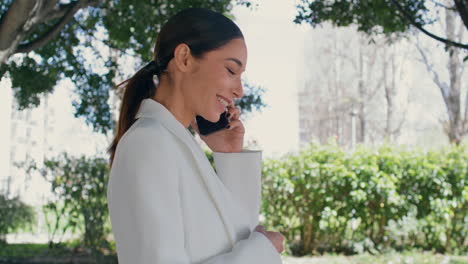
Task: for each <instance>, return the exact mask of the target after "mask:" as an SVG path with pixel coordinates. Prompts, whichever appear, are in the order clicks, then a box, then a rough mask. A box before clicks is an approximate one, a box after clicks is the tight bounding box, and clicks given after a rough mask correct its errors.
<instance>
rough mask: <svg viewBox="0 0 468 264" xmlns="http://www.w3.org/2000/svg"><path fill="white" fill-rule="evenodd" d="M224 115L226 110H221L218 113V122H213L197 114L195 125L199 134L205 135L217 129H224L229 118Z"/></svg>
mask: <svg viewBox="0 0 468 264" xmlns="http://www.w3.org/2000/svg"><path fill="white" fill-rule="evenodd" d="M226 115H227V111H226V112H223V113H222V114H221V115H220V117H219V120H218V122H215V123H213V122H211V121H208V120H206V119H205V118H203V117H202V116H199V115H197V116H196V120H197V126H198V130H199V131H200V134H202V135H203V136H206V135H208V134H211V133H213V132H216V131H219V130H221V129H225V128H226V126H227V125H229V120H228V118H227V116H226Z"/></svg>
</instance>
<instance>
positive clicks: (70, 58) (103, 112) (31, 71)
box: [0, 0, 262, 133]
mask: <svg viewBox="0 0 468 264" xmlns="http://www.w3.org/2000/svg"><path fill="white" fill-rule="evenodd" d="M68 2H69V1H60V3H68ZM11 3H12V0H7V1H2V2H0V17H2V16H3V15H4V14H5V13H6V12H7V10H8V7H9V6H10V5H11ZM234 4H236V5H242V6H246V7H250V6H251V3H250V1H246V0H214V1H202V0H196V1H194V0H182V1H171V0H164V1H156V0H145V1H134V0H115V1H100V2H99V4H98V5H97V6H92V7H87V8H85V9H81V10H79V11H78V12H77V13H76V14H75V16H74V18H73V20H72V22H70V23H68V24H67V25H65V27H64V28H63V29H62V30H61V31H60V33H59V35H58V36H57V37H55V38H54V39H53V40H52V41H50V42H48V43H47V44H46V45H44V46H43V47H41V48H38V49H36V50H34V51H33V52H30V53H28V54H26V55H24V54H19V55H16V56H12V57H11V58H10V60H8V61H7V64H2V65H0V78H1V77H2V76H4V75H8V76H9V77H10V78H11V80H12V86H13V91H14V96H15V98H16V100H17V102H18V109H19V110H21V109H25V108H31V107H36V106H38V105H39V103H40V98H41V97H40V96H41V95H42V94H49V93H52V92H53V91H54V88H55V85H56V84H57V82H58V81H60V80H62V79H69V80H71V81H72V82H73V83H74V85H75V93H76V94H77V95H78V99H76V100H74V101H73V105H74V107H75V116H76V117H84V118H85V122H86V123H87V124H88V125H91V126H92V127H93V129H94V130H95V131H98V132H101V133H106V132H108V131H112V130H113V127H114V123H113V120H112V112H111V107H110V105H109V95H110V93H111V92H115V91H114V87H115V84H116V83H115V82H116V79H118V80H122V79H126V78H129V77H130V76H121V75H122V74H121V72H122V67H123V66H122V65H119V64H118V59H119V58H121V57H123V56H129V57H132V58H137V60H138V61H140V64H145V62H147V61H149V60H151V58H152V52H153V50H152V49H153V46H154V44H155V41H156V38H157V32H159V30H160V29H161V27H162V25H163V24H164V23H165V21H166V20H167V19H168V18H169V17H171V16H172V15H174V14H175V13H177V12H178V11H180V10H182V9H185V8H189V7H204V8H209V9H211V10H214V11H218V12H221V13H223V14H225V15H227V16H229V17H232V15H230V12H231V9H232V7H233V5H234ZM56 22H57V19H54V20H48V21H46V22H44V23H42V24H39V25H37V26H36V27H35V28H34V30H33V31H32V32H31V33H30V34H29V35H28V36H27V37H26V39H25V40H24V42H28V41H31V40H34V39H37V38H38V37H39V36H42V35H43V34H44V33H45V32H47V31H48V30H49V29H50V28H51V27H53V25H54V24H55V23H56ZM1 23H5V21H1ZM135 70H137V69H135ZM256 95H258V93H257V90H255V91H254V93H253V95H252V96H251V97H246V98H245V100H244V99H243V101H242V104H240V105H241V107H243V109H246V111H251V104H253V105H256V106H261V105H262V104H261V99H260V97H259V96H256Z"/></svg>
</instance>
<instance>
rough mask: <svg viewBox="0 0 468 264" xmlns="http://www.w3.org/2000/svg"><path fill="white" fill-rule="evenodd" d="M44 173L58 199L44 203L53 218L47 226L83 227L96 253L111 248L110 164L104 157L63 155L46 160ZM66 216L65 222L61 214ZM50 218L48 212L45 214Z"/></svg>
mask: <svg viewBox="0 0 468 264" xmlns="http://www.w3.org/2000/svg"><path fill="white" fill-rule="evenodd" d="M41 173H42V175H43V176H44V177H45V178H46V179H47V180H48V181H49V182H51V186H52V192H53V193H54V194H55V195H56V197H57V198H58V201H57V202H51V203H49V204H47V205H46V206H45V208H44V209H45V210H46V212H49V215H51V217H52V218H54V219H52V220H48V221H47V223H48V226H49V227H48V228H49V230H50V231H53V232H54V235H55V232H56V231H57V229H58V228H61V229H62V233H64V232H65V231H66V230H67V229H72V230H81V231H82V232H83V244H84V246H86V247H88V248H90V249H91V250H93V251H94V252H99V251H101V249H103V248H105V249H109V248H110V244H109V242H108V241H107V240H106V237H107V235H108V234H109V233H110V226H109V225H108V223H107V222H108V215H109V214H108V213H109V212H108V208H107V197H106V193H107V182H108V179H109V166H108V162H107V160H106V159H103V158H86V157H84V156H82V157H80V158H75V157H69V156H68V155H67V154H66V153H63V154H62V155H61V156H60V157H58V158H55V159H50V160H46V161H45V162H44V167H43V168H42V169H41ZM63 215H66V218H65V224H63V219H62V216H63ZM46 217H47V215H46Z"/></svg>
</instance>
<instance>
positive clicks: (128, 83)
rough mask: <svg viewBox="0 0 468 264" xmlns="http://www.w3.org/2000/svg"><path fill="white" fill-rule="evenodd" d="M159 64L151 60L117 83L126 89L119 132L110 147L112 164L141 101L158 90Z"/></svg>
mask: <svg viewBox="0 0 468 264" xmlns="http://www.w3.org/2000/svg"><path fill="white" fill-rule="evenodd" d="M160 74H161V69H160V67H159V64H158V63H157V62H155V61H151V62H150V63H148V64H147V65H146V66H144V67H143V68H141V69H140V70H139V71H138V72H137V73H135V75H133V76H132V77H131V78H130V79H128V80H125V81H123V82H121V83H120V84H118V85H117V88H118V87H120V86H122V85H125V91H124V95H123V98H122V104H121V106H120V114H119V121H118V123H117V132H116V134H115V137H114V139H113V140H112V143H111V145H110V147H109V149H108V152H110V164H111V165H112V161H113V160H114V154H115V150H116V148H117V143H118V142H119V140H120V138H121V137H122V136H123V135H124V134H125V132H126V131H127V130H128V129H129V128H130V127H131V126H132V125H133V123H135V115H136V113H137V111H138V109H139V107H140V104H141V101H143V99H145V98H151V97H153V96H154V94H155V92H156V86H155V84H154V81H153V76H154V75H158V76H159V75H160Z"/></svg>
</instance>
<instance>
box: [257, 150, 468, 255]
mask: <svg viewBox="0 0 468 264" xmlns="http://www.w3.org/2000/svg"><path fill="white" fill-rule="evenodd" d="M467 161H468V148H467V146H460V147H456V146H453V147H450V148H446V149H444V150H443V151H438V152H436V151H428V152H423V151H421V150H407V149H404V148H401V149H398V148H396V147H392V146H388V145H383V146H381V147H379V148H378V149H375V150H374V149H369V148H364V147H360V148H358V149H356V151H354V152H350V153H348V152H344V151H342V150H340V148H339V147H338V146H336V144H328V145H319V144H317V143H310V144H309V145H308V147H307V148H305V149H303V150H301V151H300V152H299V153H297V154H288V155H285V156H283V157H282V158H281V159H279V160H272V159H269V160H265V161H264V162H263V165H264V166H263V194H262V197H263V205H262V210H261V211H262V214H263V215H264V216H265V226H268V227H269V228H271V229H273V230H278V231H279V232H281V233H283V235H285V237H286V240H287V241H289V242H288V245H289V249H288V250H289V252H290V253H291V254H294V255H304V254H317V253H322V252H324V251H327V252H341V253H346V254H353V253H360V252H364V251H366V252H369V253H372V254H376V253H381V252H383V251H385V250H387V249H397V250H404V249H410V248H421V249H425V250H436V251H438V252H446V253H455V254H463V253H464V254H466V253H467V252H468V241H467V239H466V238H467V237H468V236H467V233H468V185H467V182H468V162H467Z"/></svg>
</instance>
